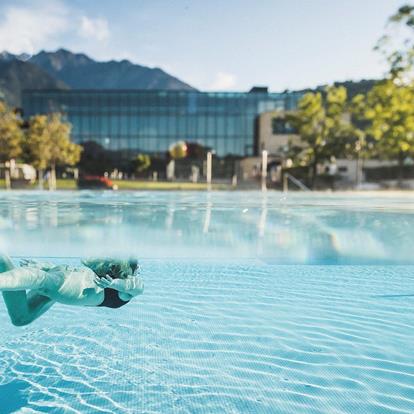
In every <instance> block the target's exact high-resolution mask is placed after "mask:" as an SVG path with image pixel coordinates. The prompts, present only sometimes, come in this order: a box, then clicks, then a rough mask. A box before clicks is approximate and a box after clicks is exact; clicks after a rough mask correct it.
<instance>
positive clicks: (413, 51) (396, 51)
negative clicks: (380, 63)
mask: <svg viewBox="0 0 414 414" xmlns="http://www.w3.org/2000/svg"><path fill="white" fill-rule="evenodd" d="M387 28H388V30H387V31H386V33H385V35H384V36H382V37H381V38H380V40H379V41H378V43H377V45H376V47H375V49H376V50H378V51H380V52H381V53H382V54H383V55H384V56H385V58H386V59H387V61H388V63H389V65H390V70H389V73H390V77H391V78H406V77H407V76H410V72H411V78H412V71H413V68H414V38H413V33H414V6H412V5H409V4H406V5H403V6H401V7H400V8H399V9H398V10H397V12H396V13H395V14H393V15H392V16H391V17H390V18H389V20H388V25H387ZM396 28H398V29H399V30H397V31H396V30H394V29H396Z"/></svg>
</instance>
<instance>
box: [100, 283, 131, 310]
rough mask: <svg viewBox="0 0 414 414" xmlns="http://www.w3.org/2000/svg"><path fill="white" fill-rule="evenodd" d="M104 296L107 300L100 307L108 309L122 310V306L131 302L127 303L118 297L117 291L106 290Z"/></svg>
mask: <svg viewBox="0 0 414 414" xmlns="http://www.w3.org/2000/svg"><path fill="white" fill-rule="evenodd" d="M104 295H105V298H104V300H103V302H102V303H101V304H100V305H98V306H104V307H106V308H112V309H116V308H120V307H121V306H124V305H126V304H127V303H128V302H129V300H127V301H124V300H122V299H121V298H120V297H119V295H118V291H117V290H115V289H111V288H105V289H104Z"/></svg>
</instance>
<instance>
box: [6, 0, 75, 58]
mask: <svg viewBox="0 0 414 414" xmlns="http://www.w3.org/2000/svg"><path fill="white" fill-rule="evenodd" d="M2 14H3V16H4V17H3V19H1V21H0V50H7V51H9V52H11V53H27V54H32V53H34V52H35V51H36V50H38V49H40V48H42V47H43V46H44V44H45V43H46V42H47V40H48V39H50V37H53V36H57V35H60V34H63V33H65V32H66V31H67V30H68V28H69V14H68V10H67V8H66V6H65V5H64V4H63V3H62V2H60V1H56V0H52V1H48V2H35V3H34V4H33V5H31V6H9V7H7V8H6V9H4V10H3V13H2Z"/></svg>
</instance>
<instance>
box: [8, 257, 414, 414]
mask: <svg viewBox="0 0 414 414" xmlns="http://www.w3.org/2000/svg"><path fill="white" fill-rule="evenodd" d="M72 262H73V263H74V262H75V261H74V260H72ZM141 263H142V268H143V276H144V278H145V293H144V295H142V296H141V297H139V298H137V299H135V300H133V301H132V302H131V303H129V304H128V305H127V306H124V307H123V308H121V309H118V310H111V309H105V308H76V307H68V306H64V305H55V306H54V307H53V308H52V309H51V310H50V311H49V312H48V313H47V314H45V315H44V316H43V317H42V318H40V319H39V320H38V321H36V322H35V323H33V324H31V325H29V326H27V327H24V328H15V327H13V326H12V325H11V324H10V322H9V320H8V317H7V314H6V311H5V308H4V305H3V304H1V305H0V324H1V326H2V335H1V336H0V407H1V409H0V412H1V413H9V412H10V413H12V412H17V413H37V412H40V413H44V412H54V413H292V414H293V413H295V414H296V413H310V414H311V413H338V414H339V413H361V414H362V413H393V414H395V413H407V414H408V413H413V412H414V352H413V351H414V266H391V265H389V266H362V265H348V266H336V265H330V266H318V265H272V264H269V263H266V262H263V261H260V260H240V261H239V262H234V261H228V262H226V261H223V260H219V261H214V260H207V259H206V260H198V261H197V260H191V259H189V260H178V259H172V260H166V259H164V260H161V259H156V260H155V259H153V260H149V259H148V260H142V262H141Z"/></svg>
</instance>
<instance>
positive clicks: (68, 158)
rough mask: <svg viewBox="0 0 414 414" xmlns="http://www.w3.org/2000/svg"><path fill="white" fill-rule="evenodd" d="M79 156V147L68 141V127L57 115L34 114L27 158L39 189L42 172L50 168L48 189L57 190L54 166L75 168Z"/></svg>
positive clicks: (29, 131) (28, 140) (31, 120)
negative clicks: (34, 173)
mask: <svg viewBox="0 0 414 414" xmlns="http://www.w3.org/2000/svg"><path fill="white" fill-rule="evenodd" d="M80 154H81V148H80V146H79V145H77V144H74V143H72V142H71V140H70V124H68V123H67V122H63V121H62V119H61V116H60V115H59V114H51V115H35V116H33V117H32V118H31V119H30V121H29V128H28V131H27V139H26V156H27V160H28V162H30V163H31V164H32V165H33V166H34V167H35V168H36V169H37V170H38V175H39V186H40V187H43V172H44V170H45V169H46V168H48V167H50V168H51V180H50V188H51V189H55V188H56V166H57V165H75V164H76V163H77V162H78V161H79V159H80Z"/></svg>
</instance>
